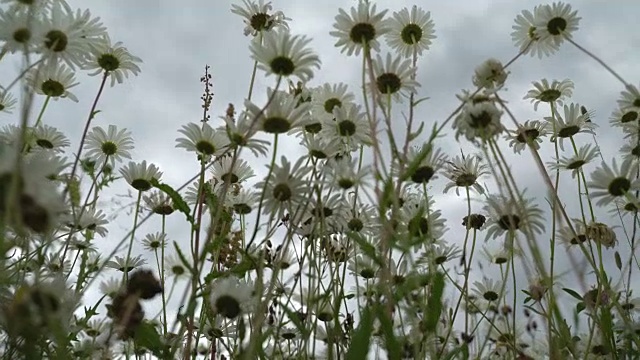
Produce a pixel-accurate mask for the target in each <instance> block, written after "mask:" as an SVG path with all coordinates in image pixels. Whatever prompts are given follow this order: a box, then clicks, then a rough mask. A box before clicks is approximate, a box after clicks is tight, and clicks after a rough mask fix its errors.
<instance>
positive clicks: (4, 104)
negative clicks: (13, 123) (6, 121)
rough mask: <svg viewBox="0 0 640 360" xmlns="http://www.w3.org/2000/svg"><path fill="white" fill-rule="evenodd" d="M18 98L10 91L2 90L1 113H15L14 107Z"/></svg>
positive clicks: (0, 97) (0, 96) (0, 94)
mask: <svg viewBox="0 0 640 360" xmlns="http://www.w3.org/2000/svg"><path fill="white" fill-rule="evenodd" d="M17 102H18V100H17V99H16V98H14V97H13V95H11V93H10V92H7V91H3V90H0V113H1V112H4V113H7V114H11V113H13V108H14V106H15V105H16V103H17Z"/></svg>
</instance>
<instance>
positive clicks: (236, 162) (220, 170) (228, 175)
mask: <svg viewBox="0 0 640 360" xmlns="http://www.w3.org/2000/svg"><path fill="white" fill-rule="evenodd" d="M211 175H213V177H214V178H216V179H219V180H220V181H222V182H228V183H229V184H237V183H241V182H243V181H245V180H247V179H249V178H251V177H253V176H254V175H255V174H254V172H253V169H251V166H249V163H247V162H246V161H244V160H242V159H238V158H236V159H234V158H233V157H231V156H226V157H223V158H221V159H217V160H216V162H215V163H214V164H213V167H212V168H211Z"/></svg>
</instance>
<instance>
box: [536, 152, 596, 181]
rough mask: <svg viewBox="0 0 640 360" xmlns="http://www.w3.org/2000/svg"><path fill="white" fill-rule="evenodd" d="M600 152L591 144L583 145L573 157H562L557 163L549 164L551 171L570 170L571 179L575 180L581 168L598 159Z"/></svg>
mask: <svg viewBox="0 0 640 360" xmlns="http://www.w3.org/2000/svg"><path fill="white" fill-rule="evenodd" d="M598 155H600V151H598V148H596V147H594V146H592V145H591V144H585V145H583V146H581V147H580V149H578V152H577V154H575V155H573V156H564V157H562V158H561V159H559V160H557V162H553V163H549V166H550V167H551V169H552V170H571V177H572V178H574V179H575V177H576V176H578V175H579V174H580V170H581V169H582V167H583V166H584V165H586V164H588V163H590V162H592V161H593V160H595V158H597V157H598Z"/></svg>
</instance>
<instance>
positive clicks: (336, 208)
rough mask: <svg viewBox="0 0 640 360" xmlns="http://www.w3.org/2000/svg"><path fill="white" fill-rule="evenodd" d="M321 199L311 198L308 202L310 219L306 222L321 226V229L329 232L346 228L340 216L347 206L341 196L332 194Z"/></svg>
mask: <svg viewBox="0 0 640 360" xmlns="http://www.w3.org/2000/svg"><path fill="white" fill-rule="evenodd" d="M320 196H321V198H316V197H313V198H312V199H310V201H309V205H308V206H309V208H308V210H309V211H310V213H311V215H312V218H310V219H309V220H307V221H314V222H316V223H318V224H322V225H321V226H322V228H324V229H328V230H329V231H339V230H340V229H344V228H346V227H347V223H346V219H345V218H344V217H343V216H341V214H342V213H343V212H344V210H345V209H347V208H348V207H347V206H348V205H347V204H346V203H345V201H344V200H343V197H342V195H341V194H336V193H334V194H333V195H330V196H322V195H320Z"/></svg>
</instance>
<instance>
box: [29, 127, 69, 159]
mask: <svg viewBox="0 0 640 360" xmlns="http://www.w3.org/2000/svg"><path fill="white" fill-rule="evenodd" d="M32 134H33V138H34V142H35V145H36V146H38V147H39V148H41V149H43V150H50V151H52V152H54V153H61V152H64V148H66V147H67V146H69V145H70V142H69V139H67V137H66V136H65V135H64V134H63V133H62V132H60V131H58V129H56V128H54V127H53V126H49V125H40V126H38V127H36V128H34V129H33V133H32Z"/></svg>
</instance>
